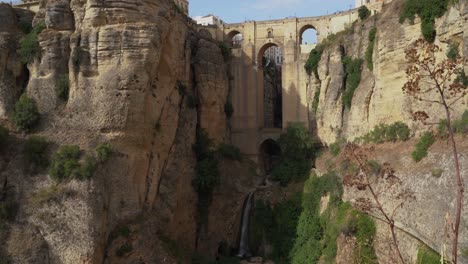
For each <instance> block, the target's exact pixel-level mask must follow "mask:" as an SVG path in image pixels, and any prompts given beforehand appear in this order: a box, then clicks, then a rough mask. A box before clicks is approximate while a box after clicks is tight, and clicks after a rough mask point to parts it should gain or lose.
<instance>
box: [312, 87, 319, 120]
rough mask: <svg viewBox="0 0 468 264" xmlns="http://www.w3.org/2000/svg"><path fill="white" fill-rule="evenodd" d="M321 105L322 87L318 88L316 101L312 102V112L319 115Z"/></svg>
mask: <svg viewBox="0 0 468 264" xmlns="http://www.w3.org/2000/svg"><path fill="white" fill-rule="evenodd" d="M319 103H320V87H317V88H316V90H315V94H314V101H313V102H312V111H313V112H314V114H317V110H318V107H319Z"/></svg>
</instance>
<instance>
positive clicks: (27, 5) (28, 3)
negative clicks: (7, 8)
mask: <svg viewBox="0 0 468 264" xmlns="http://www.w3.org/2000/svg"><path fill="white" fill-rule="evenodd" d="M40 6H41V5H40V3H39V0H22V3H20V4H17V5H15V7H18V8H22V9H27V10H29V11H32V12H34V13H37V12H38V11H39V7H40Z"/></svg>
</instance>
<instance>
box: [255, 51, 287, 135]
mask: <svg viewBox="0 0 468 264" xmlns="http://www.w3.org/2000/svg"><path fill="white" fill-rule="evenodd" d="M260 58H261V60H260ZM259 62H260V63H259V71H260V72H261V73H262V74H261V75H260V76H259V78H260V79H261V81H260V82H259V84H260V86H261V87H259V88H260V89H261V93H260V94H261V95H262V96H260V97H261V99H263V101H262V105H263V109H262V112H263V116H262V117H263V128H282V127H283V86H282V65H283V51H282V49H281V47H279V46H278V45H276V44H274V43H268V44H267V45H265V46H264V47H263V48H262V49H261V50H260V57H259Z"/></svg>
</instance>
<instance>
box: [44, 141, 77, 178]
mask: <svg viewBox="0 0 468 264" xmlns="http://www.w3.org/2000/svg"><path fill="white" fill-rule="evenodd" d="M80 156H81V151H80V148H79V147H78V146H75V145H66V146H62V147H61V148H60V149H59V150H58V151H57V152H56V153H55V154H54V155H53V157H52V162H51V165H50V168H49V174H50V177H51V178H52V179H53V180H54V181H56V182H61V181H63V180H66V179H69V178H71V177H78V176H79V174H80V163H79V159H80Z"/></svg>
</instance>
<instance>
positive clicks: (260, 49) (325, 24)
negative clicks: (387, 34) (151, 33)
mask: <svg viewBox="0 0 468 264" xmlns="http://www.w3.org/2000/svg"><path fill="white" fill-rule="evenodd" d="M357 19H358V12H357V9H354V10H350V11H346V12H342V13H338V14H333V15H328V16H319V17H304V18H287V19H281V20H269V21H247V22H245V23H235V24H223V25H220V26H218V27H211V30H210V29H209V31H210V32H211V34H212V35H213V36H214V37H215V38H217V39H218V40H219V41H225V42H226V43H227V44H231V43H232V39H233V37H234V36H235V35H237V34H242V36H243V41H242V42H241V43H242V44H241V45H233V46H232V48H233V49H232V54H233V56H232V57H233V58H232V61H231V69H230V70H231V77H232V78H231V84H230V85H231V89H232V90H231V101H232V104H233V108H234V114H233V116H232V119H231V124H232V130H231V132H232V133H231V135H232V143H233V144H234V145H236V146H238V147H239V148H240V149H241V150H242V152H243V153H246V154H248V155H249V156H251V157H252V158H253V159H257V158H258V157H259V154H261V145H262V143H263V142H265V141H266V140H269V139H273V140H276V139H277V138H278V137H279V135H280V134H281V132H282V130H283V129H284V128H286V127H287V126H288V124H289V123H292V122H302V123H304V124H305V125H306V127H310V126H309V117H308V113H309V111H308V101H310V100H307V96H308V95H307V92H308V90H309V89H308V85H309V76H308V75H307V73H306V72H305V70H304V64H305V62H306V60H307V58H308V56H309V52H310V50H311V47H310V45H301V43H302V35H303V33H304V32H305V31H306V30H307V29H310V28H313V29H315V30H316V31H317V42H318V43H320V42H321V41H323V40H324V39H326V38H327V37H328V36H329V35H330V34H334V33H338V32H340V31H343V30H344V29H346V28H347V27H348V26H350V25H351V24H352V23H353V22H354V21H356V20H357ZM204 28H205V29H207V28H206V27H204ZM272 46H277V47H280V48H281V50H282V54H283V58H282V59H283V64H282V73H281V77H282V81H281V82H282V127H281V128H271V127H265V122H264V119H265V115H264V72H263V65H262V58H263V56H264V53H265V51H266V50H267V49H268V48H270V47H272ZM309 92H310V91H309ZM312 96H313V94H312ZM260 161H261V160H260Z"/></svg>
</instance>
